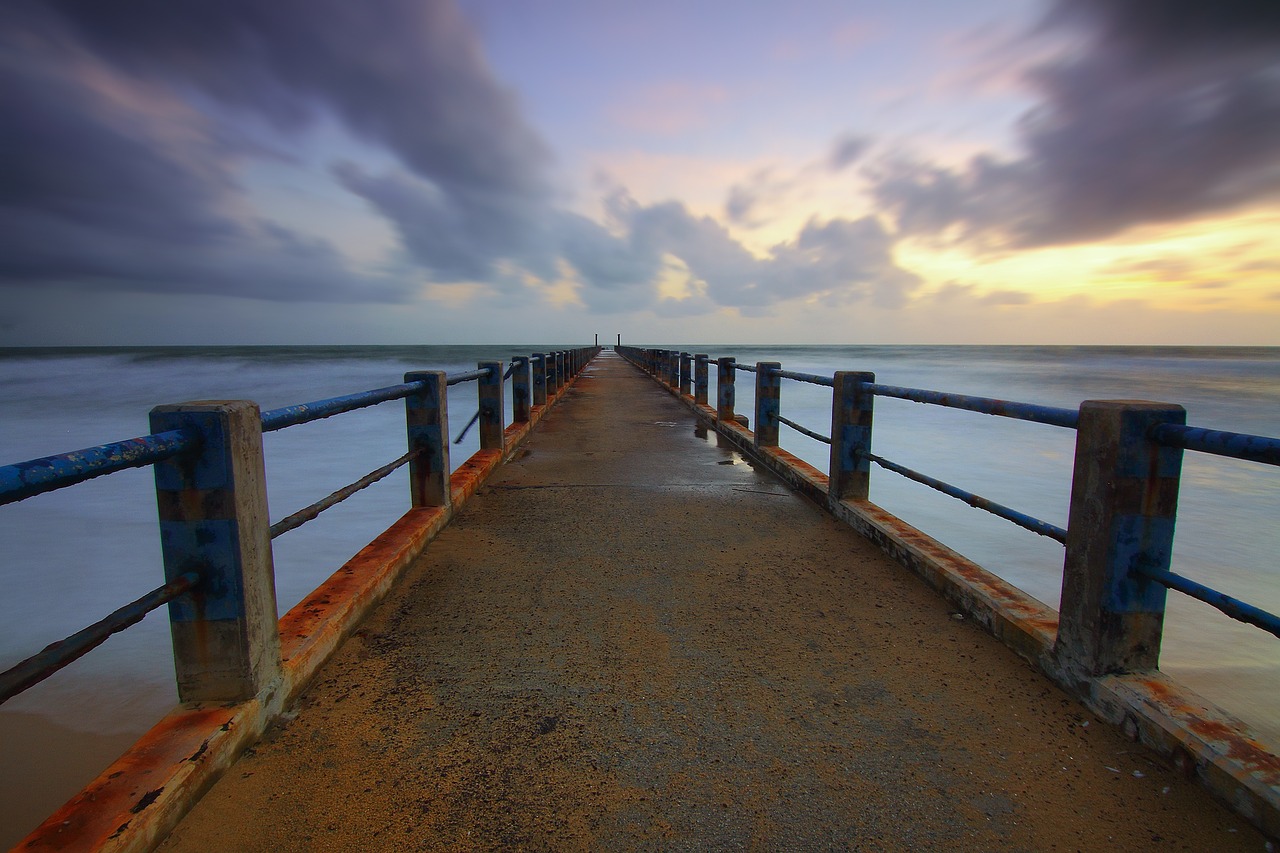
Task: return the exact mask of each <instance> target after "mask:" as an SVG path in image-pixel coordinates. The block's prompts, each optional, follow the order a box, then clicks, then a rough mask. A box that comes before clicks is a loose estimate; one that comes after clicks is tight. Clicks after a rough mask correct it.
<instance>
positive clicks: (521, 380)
mask: <svg viewBox="0 0 1280 853" xmlns="http://www.w3.org/2000/svg"><path fill="white" fill-rule="evenodd" d="M511 363H512V366H513V368H514V369H513V370H512V372H511V420H512V421H513V422H514V423H525V422H527V421H528V420H529V408H530V406H532V405H533V401H532V397H531V396H530V394H529V358H528V356H523V355H517V356H515V357H514V358H512V359H511Z"/></svg>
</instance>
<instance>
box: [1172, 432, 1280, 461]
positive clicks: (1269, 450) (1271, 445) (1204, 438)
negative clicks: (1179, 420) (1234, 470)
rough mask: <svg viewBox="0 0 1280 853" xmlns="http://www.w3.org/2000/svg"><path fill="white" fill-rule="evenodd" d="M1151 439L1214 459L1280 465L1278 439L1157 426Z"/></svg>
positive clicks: (1279, 441)
mask: <svg viewBox="0 0 1280 853" xmlns="http://www.w3.org/2000/svg"><path fill="white" fill-rule="evenodd" d="M1151 440H1152V441H1154V442H1156V443H1157V444H1163V445H1164V446H1165V447H1181V448H1183V449H1184V450H1198V451H1200V452H1201V453H1212V454H1214V455H1217V456H1229V457H1231V458H1233V459H1244V460H1247V461H1249V462H1260V463H1262V464H1263V465H1280V438H1271V437H1270V436H1265V435H1249V434H1248V433H1243V432H1227V431H1226V430H1220V429H1205V428H1204V427H1194V426H1186V425H1184V424H1157V425H1156V426H1154V427H1152V429H1151Z"/></svg>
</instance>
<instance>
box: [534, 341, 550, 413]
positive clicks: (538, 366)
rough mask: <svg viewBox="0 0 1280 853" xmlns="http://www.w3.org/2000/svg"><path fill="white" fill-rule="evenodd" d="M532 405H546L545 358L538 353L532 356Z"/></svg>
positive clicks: (544, 355) (543, 354)
mask: <svg viewBox="0 0 1280 853" xmlns="http://www.w3.org/2000/svg"><path fill="white" fill-rule="evenodd" d="M533 404H534V405H535V406H545V405H546V404H547V356H546V354H545V353H540V352H535V353H534V354H533Z"/></svg>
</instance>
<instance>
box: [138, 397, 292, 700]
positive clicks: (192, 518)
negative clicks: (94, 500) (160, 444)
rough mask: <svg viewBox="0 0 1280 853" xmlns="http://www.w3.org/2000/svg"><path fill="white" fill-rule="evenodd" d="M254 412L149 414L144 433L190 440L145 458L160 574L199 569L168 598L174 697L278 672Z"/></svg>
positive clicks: (232, 688)
mask: <svg viewBox="0 0 1280 853" xmlns="http://www.w3.org/2000/svg"><path fill="white" fill-rule="evenodd" d="M261 418H262V416H261V413H260V412H259V411H258V406H257V405H256V404H254V403H251V402H248V401H246V400H210V401H199V402H192V403H178V404H177V405H170V406H157V407H156V408H154V409H152V410H151V430H152V432H166V431H168V430H172V429H183V430H189V431H191V432H193V433H196V434H198V435H199V436H200V441H199V443H198V445H197V447H198V449H197V450H195V451H192V452H189V453H184V454H181V455H180V456H176V457H174V458H171V459H167V460H164V461H163V462H157V463H155V480H156V504H157V507H158V509H159V514H160V549H161V553H162V555H163V558H164V574H165V580H166V581H174V580H176V579H177V578H178V577H179V576H181V575H183V574H185V573H187V572H196V573H197V574H199V575H200V582H199V584H197V585H196V586H195V588H193V589H192V590H190V591H189V592H187V593H186V594H185V595H183V596H181V597H179V598H176V599H174V600H173V601H171V602H169V628H170V632H171V634H172V637H173V656H174V664H175V668H176V670H177V677H178V698H179V699H180V701H182V702H236V701H243V700H245V699H250V698H252V697H254V696H256V695H258V694H259V693H260V692H262V690H263V689H264V688H266V687H268V686H269V685H270V684H271V683H272V682H274V681H276V680H277V679H278V678H279V677H280V672H281V669H280V633H279V631H278V629H277V627H276V620H277V618H278V617H277V614H276V589H275V572H274V570H273V567H272V562H271V533H270V530H269V526H270V525H269V521H268V516H267V482H266V472H265V466H264V465H263V461H262V419H261Z"/></svg>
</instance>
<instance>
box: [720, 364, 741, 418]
mask: <svg viewBox="0 0 1280 853" xmlns="http://www.w3.org/2000/svg"><path fill="white" fill-rule="evenodd" d="M735 363H736V359H734V358H733V357H732V356H725V357H724V358H721V359H718V360H717V362H716V364H717V366H718V370H717V371H716V418H717V419H719V420H720V421H722V422H724V423H730V422H731V421H732V420H733V405H734V403H735V402H736V401H737V394H736V392H735V390H734V385H733V380H734V374H736V373H737V372H738V371H737V369H736V368H735V367H734V364H735Z"/></svg>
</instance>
